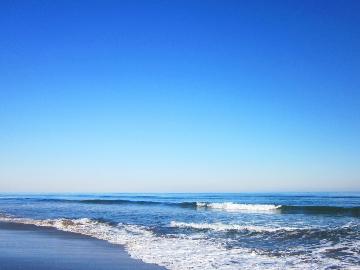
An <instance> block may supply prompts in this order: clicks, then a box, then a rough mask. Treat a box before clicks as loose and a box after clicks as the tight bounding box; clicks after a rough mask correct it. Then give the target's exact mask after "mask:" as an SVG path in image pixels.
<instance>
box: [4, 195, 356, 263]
mask: <svg viewBox="0 0 360 270" xmlns="http://www.w3.org/2000/svg"><path fill="white" fill-rule="evenodd" d="M0 221H5V222H13V223H24V224H34V225H37V226H50V227H55V228H57V229H59V230H62V231H70V232H75V233H80V234H84V235H88V236H91V237H94V238H98V239H103V240H106V241H109V242H111V243H115V244H120V245H123V246H124V247H125V249H126V250H127V252H129V254H130V255H131V256H132V257H134V258H138V259H141V260H143V261H144V262H147V263H155V264H158V265H161V266H165V267H166V268H168V269H173V270H180V269H181V270H186V269H193V270H197V269H199V270H204V269H205V270H206V269H252V270H254V269H360V193H236V194H235V193H234V194H230V193H219V194H218V193H201V194H200V193H187V194H184V193H180V194H178V193H171V194H170V193H156V194H149V193H144V194H134V193H111V194H0Z"/></svg>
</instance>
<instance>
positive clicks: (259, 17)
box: [0, 0, 360, 192]
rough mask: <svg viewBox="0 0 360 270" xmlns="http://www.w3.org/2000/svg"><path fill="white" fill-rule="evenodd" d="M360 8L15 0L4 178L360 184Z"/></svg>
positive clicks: (54, 185)
mask: <svg viewBox="0 0 360 270" xmlns="http://www.w3.org/2000/svg"><path fill="white" fill-rule="evenodd" d="M359 14H360V1H350V0H346V1H340V0H338V1H333V0H330V1H312V0H311V1H304V0H301V1H300V0H299V1H267V0H264V1H226V0H225V1H196V0H193V1H151V0H149V1H134V0H133V1H74V0H72V1H7V0H3V1H1V3H0V25H1V27H0V50H1V51H0V190H1V191H25V192H26V191H54V192H57V191H74V192H77V191H99V192H102V191H112V192H122V191H124V192H126V191H135V192H136V191H139V192H143V191H145V192H146V191H149V192H156V191H159V192H163V191H173V192H187V191H192V192H197V191H239V192H241V191H322V190H323V191H351V190H357V191H359V190H360V16H359Z"/></svg>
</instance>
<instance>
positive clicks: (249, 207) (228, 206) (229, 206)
mask: <svg viewBox="0 0 360 270" xmlns="http://www.w3.org/2000/svg"><path fill="white" fill-rule="evenodd" d="M196 206H197V207H199V208H200V207H206V208H212V209H220V210H227V211H251V212H263V211H274V210H276V209H279V208H280V207H281V205H273V204H240V203H233V202H223V203H204V202H197V203H196Z"/></svg>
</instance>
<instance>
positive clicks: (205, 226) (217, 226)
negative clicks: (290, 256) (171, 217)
mask: <svg viewBox="0 0 360 270" xmlns="http://www.w3.org/2000/svg"><path fill="white" fill-rule="evenodd" d="M170 226H171V227H175V228H191V229H199V230H213V231H251V232H276V231H295V230H297V228H292V227H265V226H256V225H239V224H224V223H220V222H216V223H194V222H189V223H187V222H177V221H171V223H170Z"/></svg>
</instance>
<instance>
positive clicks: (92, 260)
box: [0, 221, 166, 270]
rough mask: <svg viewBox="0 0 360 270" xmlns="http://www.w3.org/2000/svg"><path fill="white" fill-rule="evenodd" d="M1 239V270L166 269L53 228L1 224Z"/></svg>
mask: <svg viewBox="0 0 360 270" xmlns="http://www.w3.org/2000/svg"><path fill="white" fill-rule="evenodd" d="M0 240H1V241H0V265H1V269H2V270H15V269H16V270H18V269H19V270H20V269H24V270H25V269H26V270H32V269H34V270H35V269H36V270H48V269H53V270H70V269H77V270H131V269H139V270H166V268H164V267H161V266H158V265H155V264H148V263H144V262H143V261H141V260H138V259H134V258H131V257H130V255H129V254H128V253H127V252H126V250H125V248H124V247H123V246H121V245H115V244H111V243H109V242H107V241H104V240H99V239H95V238H92V237H90V236H86V235H81V234H77V233H72V232H64V231H60V230H57V229H55V228H51V227H38V226H35V225H29V224H19V223H12V222H2V221H1V222H0Z"/></svg>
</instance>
